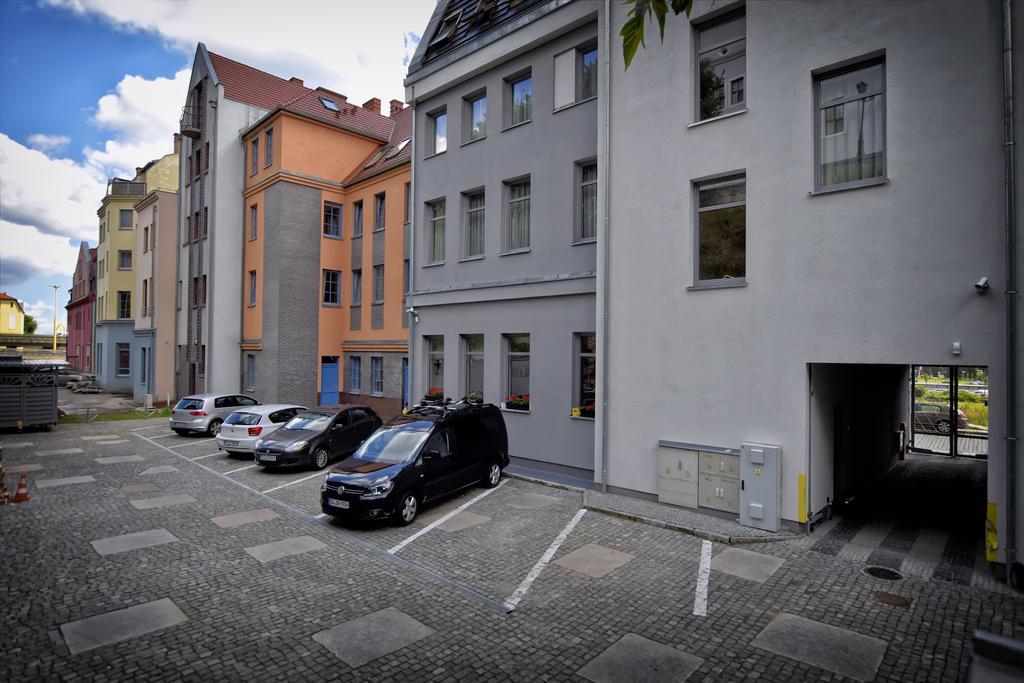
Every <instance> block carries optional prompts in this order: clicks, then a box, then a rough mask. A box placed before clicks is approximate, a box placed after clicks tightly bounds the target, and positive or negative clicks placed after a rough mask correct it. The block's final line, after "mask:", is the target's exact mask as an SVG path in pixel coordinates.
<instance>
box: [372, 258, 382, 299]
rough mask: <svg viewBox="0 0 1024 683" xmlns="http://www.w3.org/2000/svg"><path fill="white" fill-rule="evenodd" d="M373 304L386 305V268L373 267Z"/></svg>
mask: <svg viewBox="0 0 1024 683" xmlns="http://www.w3.org/2000/svg"><path fill="white" fill-rule="evenodd" d="M373 303H375V304H382V303H384V266H383V265H379V266H374V267H373Z"/></svg>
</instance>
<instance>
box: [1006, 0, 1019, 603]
mask: <svg viewBox="0 0 1024 683" xmlns="http://www.w3.org/2000/svg"><path fill="white" fill-rule="evenodd" d="M1002 9H1003V156H1004V163H1005V181H1006V418H1007V419H1006V580H1007V583H1009V584H1010V585H1013V583H1012V580H1011V577H1012V576H1013V573H1014V566H1015V564H1016V562H1017V438H1018V437H1017V422H1018V418H1019V415H1018V407H1017V360H1018V359H1017V305H1018V303H1017V302H1018V299H1017V215H1016V201H1017V180H1016V166H1015V164H1016V161H1015V151H1016V144H1015V143H1016V141H1015V139H1014V128H1013V116H1014V111H1013V110H1014V106H1013V105H1014V102H1013V99H1014V93H1013V32H1012V20H1013V1H1012V0H1003V8H1002ZM1017 588H1018V589H1019V588H1021V586H1017Z"/></svg>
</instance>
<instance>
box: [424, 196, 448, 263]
mask: <svg viewBox="0 0 1024 683" xmlns="http://www.w3.org/2000/svg"><path fill="white" fill-rule="evenodd" d="M444 214H445V200H444V199H438V200H436V201H433V202H429V203H428V204H427V221H428V227H427V263H443V262H444V220H445V216H444Z"/></svg>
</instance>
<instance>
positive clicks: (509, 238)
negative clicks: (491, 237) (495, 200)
mask: <svg viewBox="0 0 1024 683" xmlns="http://www.w3.org/2000/svg"><path fill="white" fill-rule="evenodd" d="M505 194H506V198H507V199H506V201H507V204H506V209H505V230H504V233H505V235H504V250H505V251H506V252H514V251H523V250H526V249H529V248H530V179H529V178H526V179H524V180H515V181H511V182H508V183H505Z"/></svg>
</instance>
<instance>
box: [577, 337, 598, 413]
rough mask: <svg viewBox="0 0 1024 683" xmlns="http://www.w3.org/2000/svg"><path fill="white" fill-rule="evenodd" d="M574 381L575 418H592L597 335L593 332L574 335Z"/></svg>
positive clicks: (595, 394) (595, 392) (594, 398)
mask: <svg viewBox="0 0 1024 683" xmlns="http://www.w3.org/2000/svg"><path fill="white" fill-rule="evenodd" d="M575 371H576V377H575V379H576V381H575V382H574V384H575V386H574V387H573V399H574V400H575V402H576V403H575V407H576V410H574V411H573V414H574V415H576V416H577V417H594V412H595V408H596V406H595V401H596V397H597V335H595V334H594V333H593V332H588V333H581V334H577V335H576V367H575Z"/></svg>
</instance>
